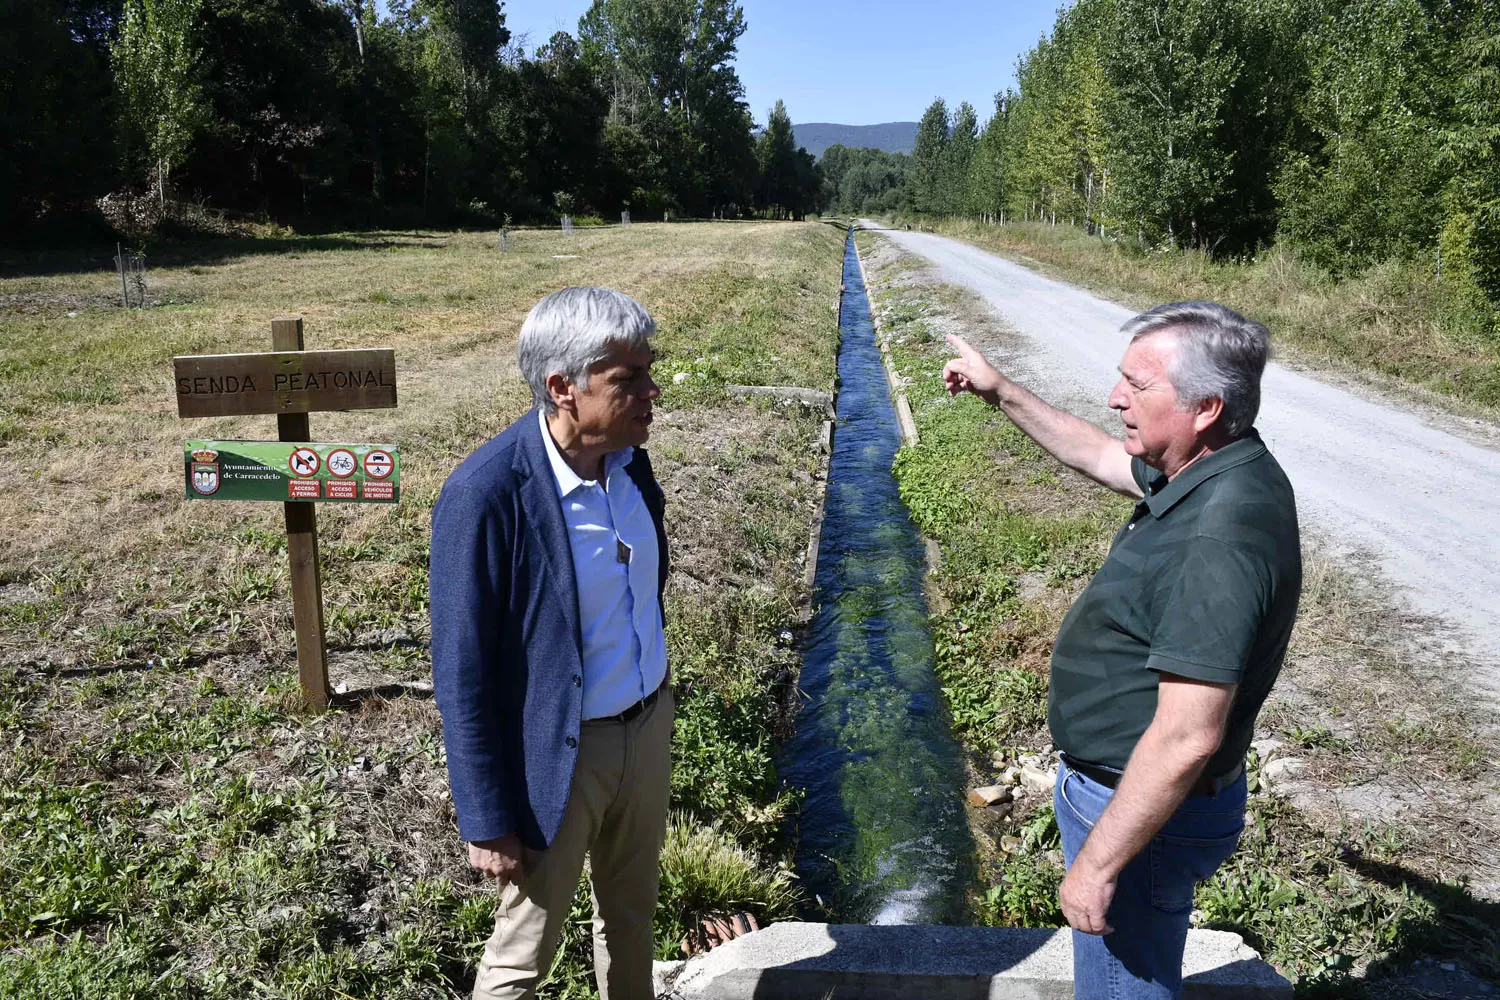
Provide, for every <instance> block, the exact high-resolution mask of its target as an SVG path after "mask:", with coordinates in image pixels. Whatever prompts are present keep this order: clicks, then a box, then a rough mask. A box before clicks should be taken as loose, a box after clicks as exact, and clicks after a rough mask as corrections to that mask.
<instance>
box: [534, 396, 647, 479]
mask: <svg viewBox="0 0 1500 1000" xmlns="http://www.w3.org/2000/svg"><path fill="white" fill-rule="evenodd" d="M536 415H537V420H539V421H540V422H541V425H542V447H544V448H546V449H547V461H548V462H549V463H551V465H552V478H553V479H555V480H557V495H558V496H560V497H565V496H567V495H568V494H569V493H572V492H573V491H574V490H576V489H578V487H580V486H584V485H591V484H593V483H594V482H595V480H592V479H584V478H583V477H581V476H579V475H578V473H576V472H574V471H573V467H572V466H571V465H569V464H568V463H567V460H565V459H564V458H563V457H562V452H560V451H558V450H557V442H555V441H553V440H552V431H551V429H550V428H548V426H547V411H546V410H544V409H542V408H541V407H537V411H536ZM633 457H635V448H633V447H629V446H627V447H624V448H621V449H620V450H619V451H612V452H610V453H609V454H608V455H605V456H604V475H605V477H606V478H608V476H609V474H610V473H611V472H614V471H615V470H616V469H618V468H620V467H621V466H622V465H628V464H629V463H630V460H631V459H632V458H633Z"/></svg>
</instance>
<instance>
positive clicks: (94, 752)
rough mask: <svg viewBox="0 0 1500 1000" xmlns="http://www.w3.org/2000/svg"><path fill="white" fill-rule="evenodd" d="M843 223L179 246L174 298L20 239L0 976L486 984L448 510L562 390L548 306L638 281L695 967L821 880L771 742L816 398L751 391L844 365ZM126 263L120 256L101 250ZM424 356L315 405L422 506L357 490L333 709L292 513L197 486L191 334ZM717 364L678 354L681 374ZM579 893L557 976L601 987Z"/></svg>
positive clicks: (171, 987) (4, 588)
mask: <svg viewBox="0 0 1500 1000" xmlns="http://www.w3.org/2000/svg"><path fill="white" fill-rule="evenodd" d="M840 250H841V247H840V241H839V239H838V235H837V234H836V233H835V232H833V231H832V230H831V229H829V228H827V227H823V226H815V225H790V224H785V225H778V224H759V225H734V224H719V225H674V226H648V225H637V226H632V227H630V228H628V229H615V230H608V231H589V232H580V233H578V234H575V235H573V236H571V237H564V236H563V235H561V234H560V233H542V232H526V233H516V234H512V237H511V249H510V251H509V252H508V253H506V254H503V255H502V254H501V253H499V252H498V251H497V250H496V249H495V246H494V237H493V236H492V235H484V234H465V233H438V234H431V233H428V234H406V233H381V234H351V235H347V236H334V237H323V238H314V239H296V238H284V239H265V240H257V241H248V240H247V241H230V242H223V243H216V244H192V245H177V246H167V247H163V248H162V249H161V250H160V251H158V252H155V253H153V255H152V257H151V258H150V265H151V271H150V274H149V280H150V286H151V294H152V298H153V300H154V301H155V302H156V303H157V304H156V305H154V306H153V308H151V309H148V310H146V311H141V312H127V311H123V310H121V309H119V308H118V307H117V305H116V304H115V302H116V300H115V299H114V298H113V296H114V295H115V294H116V293H117V290H118V286H117V284H116V283H115V279H114V276H113V274H112V273H110V272H107V271H101V270H100V269H99V268H100V264H101V261H97V260H88V261H85V260H76V261H75V260H70V259H67V258H63V257H57V256H53V257H49V258H29V259H10V260H7V261H3V262H0V264H3V266H4V268H5V270H3V271H0V273H4V274H9V275H11V276H9V277H4V278H0V307H3V313H0V355H3V358H4V361H3V362H0V400H3V402H0V496H3V498H4V499H3V500H0V650H3V653H0V743H3V744H4V745H5V747H6V752H5V754H4V755H3V756H0V881H3V882H4V885H5V888H4V889H3V891H0V994H3V995H5V996H8V997H10V996H14V997H32V998H41V997H55V996H89V997H101V998H103V997H152V998H160V997H204V996H207V997H231V996H247V995H252V994H253V995H267V996H283V997H303V996H305V997H319V998H322V997H329V996H376V995H378V996H382V997H393V996H395V997H399V996H413V997H414V996H454V995H459V994H462V993H465V992H466V990H467V987H468V983H469V982H470V981H471V980H470V973H469V969H470V968H471V967H472V964H473V962H474V961H475V959H476V958H477V956H478V950H479V946H480V943H481V942H482V940H483V939H484V938H485V937H486V936H487V935H488V933H489V931H490V927H491V921H492V912H493V902H494V899H495V895H494V892H493V888H492V886H487V885H483V884H481V883H480V881H479V880H478V879H477V878H476V877H475V876H474V874H473V873H472V872H471V871H470V870H469V869H468V868H467V865H466V863H465V860H464V856H463V853H462V845H461V844H460V843H459V842H458V840H457V835H456V831H455V828H454V825H453V819H452V808H451V804H450V802H449V800H448V795H447V778H446V772H445V770H444V765H443V749H442V741H441V730H440V725H439V719H438V715H437V711H436V708H435V707H434V705H433V703H432V701H431V698H430V694H429V692H430V677H431V674H430V670H431V667H430V663H429V660H428V652H427V648H428V647H427V639H428V635H427V621H428V616H427V576H426V572H427V570H426V555H427V528H428V523H429V517H430V511H431V507H432V504H433V502H434V501H435V499H436V496H437V493H438V490H439V488H440V486H441V484H442V482H443V480H444V478H445V477H446V476H447V474H448V473H449V472H450V471H451V470H452V468H453V467H454V465H456V464H457V462H458V461H460V460H461V459H462V458H463V456H464V455H466V454H468V453H469V452H470V451H471V450H472V449H473V448H474V447H476V446H477V445H479V444H480V443H481V442H483V441H484V440H485V439H487V438H488V437H490V436H491V435H493V434H495V433H497V432H498V431H500V430H501V429H503V428H504V427H505V426H506V425H507V424H509V423H510V422H511V421H512V420H513V419H514V418H515V417H516V416H518V415H519V414H521V413H522V412H523V411H525V410H526V409H527V407H528V406H529V394H528V392H527V389H526V387H525V385H524V383H523V382H522V381H521V380H520V378H519V376H518V375H517V373H516V371H515V363H514V346H515V336H516V333H517V331H518V329H519V325H520V322H521V319H522V317H523V316H524V315H525V312H526V310H527V309H528V308H529V307H530V306H531V304H532V303H533V302H535V301H536V300H537V299H538V298H539V297H541V296H542V295H543V294H545V293H547V292H549V291H552V290H555V289H557V288H559V287H562V286H564V285H568V284H585V283H599V284H608V285H611V286H613V287H616V288H619V289H621V290H623V291H626V292H628V293H630V294H632V295H634V296H636V297H637V298H639V299H640V300H641V301H642V302H643V303H645V304H646V305H647V307H648V308H650V309H651V311H652V312H653V313H654V315H655V316H656V317H657V319H658V321H659V323H660V333H659V335H658V337H657V338H656V344H657V348H658V351H659V353H660V356H661V360H660V362H659V364H658V366H657V369H658V372H657V378H658V380H659V381H660V382H661V383H662V384H663V386H664V388H665V394H664V396H663V397H662V399H661V401H660V404H659V406H660V410H659V417H658V421H657V424H656V426H655V429H654V432H653V436H652V442H651V445H650V447H651V450H652V453H653V458H654V462H655V465H656V468H657V470H658V474H659V476H660V477H661V479H662V481H663V485H664V486H665V488H666V492H667V496H668V503H669V527H668V530H669V533H670V535H671V540H672V544H673V562H674V566H675V570H676V571H675V574H674V577H673V580H672V584H671V587H670V590H669V593H668V595H667V621H668V643H669V651H670V657H671V661H672V664H673V669H674V679H675V682H676V684H677V687H678V690H679V698H680V705H681V708H680V710H679V716H678V720H677V731H676V736H675V748H674V753H675V757H676V768H675V772H674V778H673V793H674V807H675V808H676V809H677V810H678V815H677V817H676V818H675V819H674V822H673V825H672V833H671V837H670V839H669V846H668V851H667V855H666V859H665V865H664V886H663V888H664V893H663V897H662V904H661V908H660V910H659V914H658V941H659V945H660V947H661V950H662V954H663V956H666V955H670V954H672V953H673V952H675V951H676V942H677V940H678V939H679V938H680V937H681V935H682V933H683V931H684V929H685V927H686V926H687V925H688V924H689V923H690V922H691V921H693V920H694V919H695V918H696V915H698V914H701V913H705V912H714V911H738V910H742V909H749V910H751V911H754V912H757V913H758V915H759V916H760V917H761V919H762V920H766V919H769V918H774V917H776V916H779V915H784V914H787V913H789V912H790V911H791V909H792V908H793V906H794V904H795V892H794V891H793V890H792V883H791V882H790V877H789V871H788V867H787V865H786V863H785V857H786V854H785V845H783V844H780V843H779V842H778V831H779V830H780V829H781V826H782V817H783V816H784V814H785V812H786V810H787V809H788V808H789V807H791V806H792V804H793V803H792V802H791V801H790V800H789V798H788V797H786V796H784V795H782V794H781V793H780V791H779V787H778V784H777V781H776V777H775V774H774V771H773V768H772V752H773V748H774V743H775V740H776V739H777V733H778V728H779V727H780V726H782V725H783V724H784V723H785V721H786V708H785V702H784V701H783V700H782V695H783V694H784V693H785V691H786V688H787V687H788V686H789V685H790V684H791V683H792V682H793V681H794V678H795V675H796V671H797V666H798V663H797V658H796V656H795V653H794V651H793V641H794V640H793V637H794V633H795V631H796V629H797V627H798V623H799V622H800V621H801V620H802V618H803V616H804V613H805V610H806V596H807V595H806V593H805V590H804V587H803V584H802V567H801V560H802V558H803V550H804V546H805V544H806V540H807V533H808V528H809V524H810V521H811V518H812V516H813V512H814V509H815V502H816V500H817V498H818V495H819V491H820V489H821V486H820V477H821V475H822V460H821V458H820V456H819V455H818V454H817V450H816V439H817V432H818V429H819V423H818V420H817V419H816V418H815V417H813V416H810V415H803V414H801V413H800V412H797V411H794V410H786V409H779V408H776V407H773V406H771V405H769V404H757V403H748V402H740V401H734V400H731V399H730V398H728V397H727V396H726V394H725V393H724V391H723V386H724V385H725V384H726V383H730V382H748V383H777V384H797V385H806V386H814V387H817V388H822V389H827V388H829V387H830V384H831V382H832V379H833V373H834V370H835V357H834V345H835V342H836V335H837V331H836V326H835V320H834V313H833V308H832V306H833V303H834V301H835V294H836V291H837V288H838V274H839V267H838V262H839V256H840ZM106 266H107V265H106ZM285 313H300V314H302V315H303V316H304V317H305V318H306V335H307V344H308V347H309V348H339V347H372V346H391V347H394V348H395V349H396V356H397V365H398V371H399V383H400V398H401V405H400V408H399V409H397V410H394V411H392V410H384V411H379V410H377V411H363V412H354V413H344V414H333V413H330V414H323V413H319V414H313V415H312V418H311V423H312V428H313V435H314V437H315V438H316V439H318V440H347V441H379V442H393V443H395V444H397V445H399V446H400V447H401V449H402V461H403V467H404V468H403V474H402V475H403V482H402V487H403V492H404V494H405V495H404V496H403V498H402V502H401V503H400V505H399V506H394V507H353V506H343V507H339V506H324V507H322V509H321V510H320V512H319V513H320V532H321V544H322V555H323V566H324V585H323V586H324V603H325V607H326V609H327V621H328V638H329V643H330V664H329V669H330V674H331V678H332V681H333V682H334V683H335V684H336V685H337V684H341V683H342V684H344V685H346V686H347V688H348V692H347V694H346V695H345V696H344V697H343V698H342V699H341V700H340V703H339V704H338V705H337V706H336V707H335V709H334V710H332V711H330V712H328V713H326V714H323V715H314V714H309V713H307V712H305V711H303V710H302V709H301V707H300V705H299V701H300V699H299V695H298V692H297V683H296V676H295V665H294V662H293V657H292V649H291V645H292V628H291V609H290V601H289V596H288V586H287V566H286V554H285V542H284V535H283V529H282V523H281V510H280V507H279V505H274V504H231V503H218V504H216V503H208V502H194V503H189V502H186V501H184V500H183V499H182V478H181V477H182V473H181V468H182V467H181V451H180V447H181V444H180V443H181V440H182V439H183V438H185V437H190V436H191V437H199V436H204V437H218V438H236V437H243V438H268V437H272V436H273V433H274V422H273V421H272V420H271V418H269V417H260V418H226V419H211V420H198V421H191V422H189V421H180V420H179V419H178V418H177V416H176V413H175V405H174V402H173V398H172V395H171V391H170V390H171V381H170V371H171V368H170V359H171V357H172V356H173V355H175V354H190V353H192V354H197V353H222V352H233V351H254V350H262V349H266V348H267V347H268V335H269V321H270V319H271V318H272V317H273V316H277V315H281V314H285ZM678 373H687V375H686V377H685V378H683V379H680V380H679V379H674V375H676V374H678ZM586 912H587V897H586V895H585V894H584V893H583V892H582V891H581V892H580V896H579V898H578V899H577V900H576V901H575V913H574V914H573V916H574V917H575V918H577V919H572V920H570V922H569V925H568V932H567V933H568V945H567V947H566V948H565V949H564V950H563V952H562V956H561V958H560V959H559V963H558V965H557V966H556V968H555V970H554V974H555V982H554V987H553V988H552V990H551V992H552V994H553V995H565V996H583V995H587V994H590V993H591V992H592V984H591V981H590V976H589V974H588V971H587V969H588V966H589V961H588V958H587V946H586V937H587V932H588V929H587V926H586V921H585V920H584V917H585V915H586Z"/></svg>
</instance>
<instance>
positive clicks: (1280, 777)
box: [1260, 757, 1307, 785]
mask: <svg viewBox="0 0 1500 1000" xmlns="http://www.w3.org/2000/svg"><path fill="white" fill-rule="evenodd" d="M1306 768H1307V762H1306V761H1304V760H1301V759H1300V758H1297V757H1277V758H1276V759H1275V760H1273V761H1271V762H1270V763H1269V764H1267V765H1266V766H1265V767H1262V768H1261V769H1260V780H1261V781H1263V782H1265V783H1266V784H1268V785H1275V784H1279V783H1280V782H1283V781H1289V780H1291V779H1292V778H1295V777H1297V775H1299V774H1301V773H1302V772H1303V771H1304V770H1306Z"/></svg>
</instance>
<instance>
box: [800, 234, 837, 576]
mask: <svg viewBox="0 0 1500 1000" xmlns="http://www.w3.org/2000/svg"><path fill="white" fill-rule="evenodd" d="M843 273H844V265H843V263H842V258H840V264H839V275H840V277H842V275H843ZM833 324H834V330H835V331H836V333H835V336H834V338H833V359H834V363H833V384H832V386H831V387H830V388H829V392H828V404H827V409H826V411H825V412H826V419H825V420H824V421H823V426H822V428H821V429H820V430H819V431H818V450H819V451H820V452H822V453H823V473H822V475H823V479H822V482H823V488H822V489H821V490H819V491H818V509H817V510H815V511H813V520H812V527H811V528H809V529H808V532H807V556H806V558H805V559H804V560H803V562H804V564H805V566H806V569H804V570H803V573H802V582H803V584H804V585H805V586H806V587H807V589H808V590H809V591H811V590H812V588H813V581H814V580H816V579H817V578H818V547H819V546H820V545H822V544H823V506H824V504H825V503H827V500H828V471H829V468H830V467H831V466H832V464H833V428H834V426H835V425H836V424H837V414H838V404H839V374H838V357H839V351H840V350H841V349H842V348H843V346H844V283H843V281H842V280H840V281H839V290H838V291H837V292H835V293H834V299H833Z"/></svg>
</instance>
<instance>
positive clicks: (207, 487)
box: [192, 448, 219, 496]
mask: <svg viewBox="0 0 1500 1000" xmlns="http://www.w3.org/2000/svg"><path fill="white" fill-rule="evenodd" d="M192 483H193V491H194V492H195V493H201V494H203V495H204V496H208V495H209V494H210V493H216V492H218V489H219V453H218V452H216V451H214V450H213V449H212V448H200V449H199V450H197V451H195V452H193V470H192Z"/></svg>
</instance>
